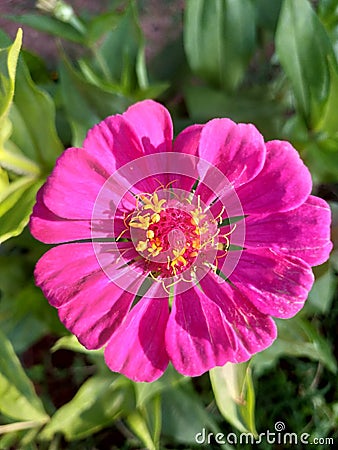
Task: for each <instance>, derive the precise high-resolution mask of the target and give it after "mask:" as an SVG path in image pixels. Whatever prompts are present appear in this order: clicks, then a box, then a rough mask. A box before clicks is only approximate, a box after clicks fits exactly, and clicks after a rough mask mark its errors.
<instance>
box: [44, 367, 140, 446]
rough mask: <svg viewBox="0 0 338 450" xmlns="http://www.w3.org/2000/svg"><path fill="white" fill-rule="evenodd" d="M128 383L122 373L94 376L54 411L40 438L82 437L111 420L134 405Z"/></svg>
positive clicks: (129, 410)
mask: <svg viewBox="0 0 338 450" xmlns="http://www.w3.org/2000/svg"><path fill="white" fill-rule="evenodd" d="M134 406H135V405H134V396H133V392H132V387H131V383H130V382H129V381H128V380H126V379H125V378H124V377H122V376H118V375H113V374H111V376H107V375H105V376H101V375H95V376H93V377H91V378H89V379H88V380H87V381H85V382H84V383H83V385H82V386H81V387H80V389H79V391H78V392H77V394H76V395H75V397H74V398H73V399H72V400H71V401H70V402H69V403H67V404H65V405H64V406H62V407H61V408H59V409H58V410H57V412H56V413H55V414H54V415H53V416H52V418H51V420H50V422H49V423H48V424H47V426H46V427H45V428H44V429H43V430H42V432H41V434H40V437H41V439H43V440H50V439H51V438H52V437H53V436H54V434H55V433H63V434H64V435H65V437H66V439H67V440H69V441H72V440H75V439H82V438H84V437H86V436H88V435H90V434H93V433H95V432H96V431H98V430H100V429H102V428H104V427H106V426H108V425H109V424H111V423H113V422H114V421H115V420H116V419H117V418H118V417H121V415H126V414H129V413H130V412H131V411H132V410H133V408H134Z"/></svg>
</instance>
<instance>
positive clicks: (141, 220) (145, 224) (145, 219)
mask: <svg viewBox="0 0 338 450" xmlns="http://www.w3.org/2000/svg"><path fill="white" fill-rule="evenodd" d="M136 220H138V222H136ZM149 225H150V217H149V214H146V215H145V216H136V217H133V218H132V219H131V221H130V222H129V226H131V227H133V228H141V229H142V230H147V229H148V228H149Z"/></svg>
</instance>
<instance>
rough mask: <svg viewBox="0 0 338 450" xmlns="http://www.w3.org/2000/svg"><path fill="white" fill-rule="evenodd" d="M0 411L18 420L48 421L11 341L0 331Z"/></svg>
mask: <svg viewBox="0 0 338 450" xmlns="http://www.w3.org/2000/svg"><path fill="white" fill-rule="evenodd" d="M0 342H1V345H0V411H1V412H2V413H3V414H5V415H6V416H8V417H10V418H12V419H16V420H36V421H40V422H41V423H43V422H45V421H47V420H48V416H47V415H46V412H45V411H44V408H43V405H42V403H41V401H40V399H39V398H38V396H37V395H36V393H35V391H34V388H33V385H32V383H31V381H30V380H29V378H28V377H27V375H26V374H25V372H24V370H23V368H22V366H21V364H20V361H19V359H18V358H17V356H16V354H15V353H14V350H13V348H12V346H11V343H10V341H9V340H8V339H7V338H6V337H5V335H4V334H3V333H2V332H1V331H0Z"/></svg>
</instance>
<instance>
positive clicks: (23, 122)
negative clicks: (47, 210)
mask: <svg viewBox="0 0 338 450" xmlns="http://www.w3.org/2000/svg"><path fill="white" fill-rule="evenodd" d="M10 119H11V121H12V123H13V130H12V134H11V141H13V143H14V144H15V145H17V147H18V148H20V150H21V152H22V153H23V154H24V155H25V156H27V157H28V158H29V159H32V160H33V161H35V162H36V163H37V164H38V165H39V166H40V167H42V168H44V169H45V170H46V172H47V173H49V171H50V170H51V168H52V167H53V166H54V164H55V160H56V158H57V157H58V156H59V155H60V154H61V152H62V151H63V145H62V143H61V141H60V139H59V138H58V136H57V133H56V128H55V107H54V104H53V102H52V100H51V98H50V97H49V95H48V94H47V93H46V92H44V91H43V90H41V89H40V88H38V87H37V86H36V85H35V84H34V82H33V81H32V79H31V76H30V74H29V72H28V69H27V67H26V65H25V64H24V62H23V60H21V61H20V62H19V64H18V70H17V79H16V88H15V95H14V104H13V108H12V109H11V111H10Z"/></svg>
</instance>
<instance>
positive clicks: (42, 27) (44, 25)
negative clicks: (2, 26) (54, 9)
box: [6, 14, 84, 44]
mask: <svg viewBox="0 0 338 450" xmlns="http://www.w3.org/2000/svg"><path fill="white" fill-rule="evenodd" d="M6 19H8V20H12V21H13V22H19V23H22V24H23V25H28V26H29V27H32V28H34V29H35V30H39V31H43V32H45V33H48V34H51V35H53V36H57V37H60V38H62V39H66V40H68V41H71V42H76V43H77V44H84V36H83V34H82V33H80V32H79V31H77V30H76V29H75V28H74V27H72V26H71V25H70V24H68V23H64V22H61V21H60V20H57V19H55V18H54V17H50V16H47V15H42V14H22V15H14V14H10V15H6Z"/></svg>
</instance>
